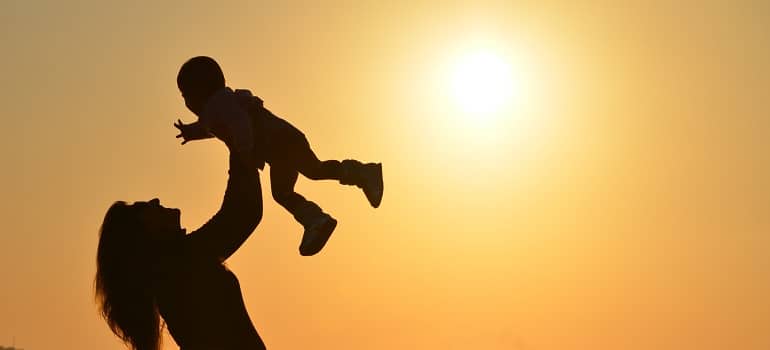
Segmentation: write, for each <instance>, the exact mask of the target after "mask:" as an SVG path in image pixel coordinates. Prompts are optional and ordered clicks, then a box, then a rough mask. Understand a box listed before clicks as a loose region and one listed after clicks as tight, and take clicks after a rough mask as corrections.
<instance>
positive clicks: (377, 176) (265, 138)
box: [174, 56, 383, 256]
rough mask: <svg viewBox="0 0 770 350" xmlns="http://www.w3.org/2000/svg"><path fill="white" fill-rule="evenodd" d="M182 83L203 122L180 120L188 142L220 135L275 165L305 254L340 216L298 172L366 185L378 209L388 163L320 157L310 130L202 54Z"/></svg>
mask: <svg viewBox="0 0 770 350" xmlns="http://www.w3.org/2000/svg"><path fill="white" fill-rule="evenodd" d="M177 85H178V87H179V90H180V91H181V93H182V97H183V98H184V100H185V105H186V106H187V108H189V109H190V111H192V112H193V113H195V115H197V116H198V121H196V122H194V123H191V124H183V123H182V122H181V121H180V120H177V122H176V123H175V124H174V126H175V127H177V128H178V129H179V131H180V134H179V135H177V137H178V138H179V137H181V138H183V141H182V144H185V143H187V142H188V141H192V140H201V139H207V138H212V137H216V138H218V139H220V140H222V141H223V142H225V143H226V144H227V145H228V146H229V147H230V149H231V150H235V151H236V152H237V153H238V154H239V156H240V158H241V161H243V162H245V163H246V164H247V165H248V166H250V167H253V168H254V169H255V171H256V168H259V169H263V168H264V165H265V162H267V163H268V164H270V184H271V190H272V193H273V198H274V199H275V201H276V202H278V203H279V204H280V205H281V206H283V207H284V208H286V210H288V211H289V212H290V213H291V214H292V215H294V218H295V219H296V220H297V221H298V222H299V223H300V224H302V226H303V227H304V228H305V233H304V234H303V236H302V243H301V244H300V246H299V252H300V254H302V255H304V256H309V255H313V254H315V253H317V252H319V251H320V250H321V249H322V248H323V246H324V244H326V241H327V240H328V239H329V236H330V235H331V233H332V232H333V231H334V228H335V227H336V226H337V220H335V219H334V218H332V217H331V216H330V215H329V214H327V213H324V212H323V211H322V210H321V208H320V207H319V206H318V205H317V204H315V203H313V202H311V201H308V200H306V199H305V197H303V196H302V195H300V194H298V193H296V192H294V184H295V183H296V182H297V175H298V173H302V175H304V176H305V177H307V178H309V179H312V180H326V179H328V180H339V182H340V183H342V184H346V185H356V186H358V187H360V188H361V189H362V190H363V191H364V194H365V195H366V198H367V199H368V200H369V203H370V204H371V205H372V206H373V207H375V208H377V207H378V206H379V205H380V201H381V200H382V193H383V182H382V164H380V163H376V164H375V163H368V164H362V163H361V162H359V161H357V160H352V159H348V160H343V161H341V162H340V161H337V160H325V161H320V160H319V159H318V158H317V157H316V155H315V154H314V153H313V150H312V149H310V144H309V143H308V141H307V139H306V138H305V135H304V134H303V133H302V132H301V131H299V130H298V129H297V128H295V127H294V126H293V125H291V124H289V123H288V122H287V121H285V120H283V119H281V118H279V117H277V116H275V115H274V114H273V113H271V112H270V111H268V110H267V109H265V108H264V106H263V104H262V100H261V99H259V98H258V97H256V96H254V95H252V94H251V92H250V91H249V90H235V91H233V90H231V89H230V88H229V87H227V86H226V85H225V78H224V74H223V73H222V69H221V68H220V67H219V65H218V64H217V62H216V61H214V59H212V58H210V57H205V56H199V57H194V58H192V59H190V60H189V61H187V62H185V63H184V64H183V65H182V67H181V68H180V70H179V74H178V76H177Z"/></svg>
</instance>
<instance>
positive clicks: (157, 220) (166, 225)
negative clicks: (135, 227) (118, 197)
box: [133, 198, 184, 235]
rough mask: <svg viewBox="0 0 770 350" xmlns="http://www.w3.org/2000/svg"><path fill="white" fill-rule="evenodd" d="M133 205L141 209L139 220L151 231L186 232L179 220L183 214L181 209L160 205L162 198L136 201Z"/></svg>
mask: <svg viewBox="0 0 770 350" xmlns="http://www.w3.org/2000/svg"><path fill="white" fill-rule="evenodd" d="M133 206H134V207H135V208H136V209H137V210H138V211H139V213H138V215H139V221H140V222H141V223H142V224H143V225H144V227H145V228H147V230H148V231H149V232H157V233H161V234H169V235H174V234H184V230H183V229H182V227H181V225H180V221H179V218H180V216H181V211H180V210H179V209H176V208H166V207H164V206H162V205H160V200H159V199H157V198H153V199H151V200H149V201H146V202H135V203H134V204H133Z"/></svg>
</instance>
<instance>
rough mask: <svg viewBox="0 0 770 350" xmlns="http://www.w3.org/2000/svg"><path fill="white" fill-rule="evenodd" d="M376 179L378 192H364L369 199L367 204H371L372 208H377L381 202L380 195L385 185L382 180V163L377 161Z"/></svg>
mask: <svg viewBox="0 0 770 350" xmlns="http://www.w3.org/2000/svg"><path fill="white" fill-rule="evenodd" d="M377 179H378V180H379V182H378V183H377V187H378V188H379V193H374V194H372V195H369V193H366V199H368V200H369V204H371V205H372V207H374V208H378V207H379V206H380V203H382V195H383V193H384V192H385V186H384V184H383V180H382V163H377ZM372 197H373V198H372Z"/></svg>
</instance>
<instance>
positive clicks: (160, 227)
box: [96, 152, 265, 350]
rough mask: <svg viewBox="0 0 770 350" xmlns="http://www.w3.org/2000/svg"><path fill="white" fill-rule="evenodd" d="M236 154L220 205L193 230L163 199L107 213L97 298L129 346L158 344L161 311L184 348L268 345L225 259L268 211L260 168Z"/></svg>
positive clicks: (138, 349)
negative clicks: (264, 207) (187, 229)
mask: <svg viewBox="0 0 770 350" xmlns="http://www.w3.org/2000/svg"><path fill="white" fill-rule="evenodd" d="M237 159H239V158H238V157H237V155H235V154H233V153H232V152H231V154H230V171H229V179H228V182H227V190H226V191H225V196H224V200H223V203H222V207H221V208H220V209H219V211H218V212H217V213H216V214H215V215H214V217H213V218H212V219H211V220H209V221H208V222H207V223H206V224H205V225H203V226H202V227H201V228H199V229H197V230H195V231H194V232H192V233H190V234H185V230H184V229H183V228H181V226H180V224H179V215H180V211H179V209H171V208H165V207H163V206H162V205H160V201H159V200H158V199H157V198H156V199H152V200H150V201H147V202H135V203H133V204H127V203H125V202H116V203H115V204H113V205H112V206H111V207H110V208H109V210H107V214H106V215H105V218H104V223H103V224H102V228H101V232H100V236H99V247H98V251H97V258H96V266H97V271H96V297H97V301H98V304H99V307H100V310H101V313H102V316H103V317H104V318H105V320H106V321H107V323H108V324H109V326H110V328H111V329H112V331H113V332H114V333H115V334H116V335H117V336H118V337H120V338H121V339H122V340H123V341H124V342H125V343H126V344H127V345H128V346H129V347H130V348H132V349H135V350H157V349H159V348H160V335H161V332H162V326H161V321H160V317H163V320H164V321H165V324H166V325H167V326H168V330H169V333H171V336H172V337H173V338H174V340H175V341H176V343H177V344H178V345H179V346H180V348H181V349H182V350H193V349H265V345H264V343H263V342H262V340H261V339H260V337H259V334H257V331H256V329H255V328H254V326H253V325H252V323H251V319H250V318H249V315H248V313H247V312H246V307H245V305H244V303H243V296H242V295H241V290H240V285H239V284H238V279H237V278H236V277H235V275H234V274H233V273H232V272H230V271H229V270H228V269H227V268H226V267H225V266H224V265H223V264H222V263H223V262H224V261H225V260H226V259H227V258H228V257H229V256H230V255H232V254H233V253H234V252H235V251H236V250H237V249H238V247H240V246H241V244H243V242H244V241H245V240H246V238H248V237H249V235H250V234H251V232H252V231H253V230H254V229H255V228H256V227H257V224H258V223H259V221H260V219H261V218H262V198H261V193H262V191H261V188H260V183H259V174H258V173H257V172H256V171H254V170H253V169H247V168H246V167H244V166H242V165H240V164H239V161H237Z"/></svg>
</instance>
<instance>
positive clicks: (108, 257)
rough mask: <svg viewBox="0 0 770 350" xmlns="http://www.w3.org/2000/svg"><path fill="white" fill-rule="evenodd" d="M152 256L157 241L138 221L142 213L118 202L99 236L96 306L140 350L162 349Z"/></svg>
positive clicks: (122, 337)
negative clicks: (150, 236)
mask: <svg viewBox="0 0 770 350" xmlns="http://www.w3.org/2000/svg"><path fill="white" fill-rule="evenodd" d="M151 251H152V241H151V240H150V239H149V235H148V234H147V232H145V229H144V228H143V227H142V225H141V224H140V222H139V220H138V208H136V207H135V206H130V205H127V204H126V203H125V202H115V204H113V205H112V206H111V207H110V208H109V209H108V210H107V214H106V215H105V217H104V222H103V223H102V227H101V230H100V232H99V248H98V250H97V252H96V278H95V287H96V301H97V304H98V306H99V309H100V311H101V314H102V317H104V319H105V320H106V321H107V324H108V325H109V326H110V329H111V330H112V332H113V333H115V335H117V336H118V337H119V338H120V339H121V340H123V342H124V343H126V344H127V345H129V346H130V347H131V348H132V349H135V350H158V349H159V348H160V341H161V338H160V334H161V331H162V330H161V323H160V316H159V314H158V310H157V306H156V304H155V298H154V296H153V293H152V288H151V283H152V271H151V266H152V258H153V257H152V254H151Z"/></svg>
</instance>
